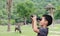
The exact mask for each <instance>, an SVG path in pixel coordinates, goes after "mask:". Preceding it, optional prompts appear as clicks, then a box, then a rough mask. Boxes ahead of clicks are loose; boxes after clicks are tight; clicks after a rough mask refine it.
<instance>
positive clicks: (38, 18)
mask: <svg viewBox="0 0 60 36" xmlns="http://www.w3.org/2000/svg"><path fill="white" fill-rule="evenodd" d="M31 17H32V18H33V17H34V16H33V15H31ZM36 20H37V21H38V20H39V21H41V18H40V17H38V16H37V18H36Z"/></svg>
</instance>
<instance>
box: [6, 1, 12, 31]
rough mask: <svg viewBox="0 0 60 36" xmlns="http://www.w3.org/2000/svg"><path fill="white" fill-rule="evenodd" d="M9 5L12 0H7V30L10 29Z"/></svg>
mask: <svg viewBox="0 0 60 36" xmlns="http://www.w3.org/2000/svg"><path fill="white" fill-rule="evenodd" d="M11 5H12V0H7V12H8V29H7V31H10V19H11Z"/></svg>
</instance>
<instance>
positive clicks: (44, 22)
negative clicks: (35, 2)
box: [40, 17, 48, 26]
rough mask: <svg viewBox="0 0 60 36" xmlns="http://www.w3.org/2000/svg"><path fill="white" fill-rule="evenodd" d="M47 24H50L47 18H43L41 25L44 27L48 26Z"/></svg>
mask: <svg viewBox="0 0 60 36" xmlns="http://www.w3.org/2000/svg"><path fill="white" fill-rule="evenodd" d="M47 24H48V21H47V20H46V19H45V17H42V19H41V21H40V25H41V26H44V25H47Z"/></svg>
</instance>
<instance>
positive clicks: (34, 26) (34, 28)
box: [32, 16, 39, 33]
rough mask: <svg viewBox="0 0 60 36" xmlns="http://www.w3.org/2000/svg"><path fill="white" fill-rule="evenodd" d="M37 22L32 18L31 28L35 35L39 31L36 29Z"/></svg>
mask: <svg viewBox="0 0 60 36" xmlns="http://www.w3.org/2000/svg"><path fill="white" fill-rule="evenodd" d="M36 24H37V21H36V16H34V17H33V18H32V28H33V31H34V32H36V33H39V29H38V28H37V25H36Z"/></svg>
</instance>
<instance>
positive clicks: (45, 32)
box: [37, 27, 48, 36]
mask: <svg viewBox="0 0 60 36" xmlns="http://www.w3.org/2000/svg"><path fill="white" fill-rule="evenodd" d="M47 35H48V28H43V27H41V28H39V33H38V35H37V36H47Z"/></svg>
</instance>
